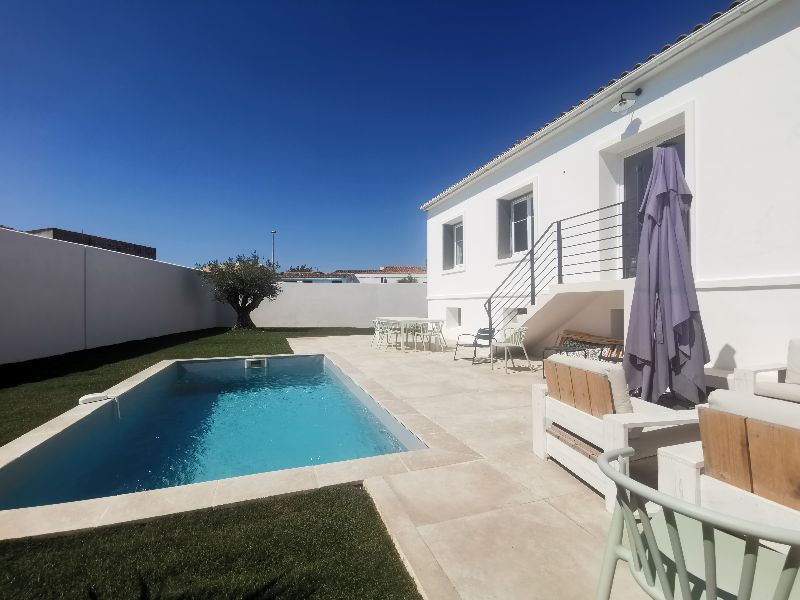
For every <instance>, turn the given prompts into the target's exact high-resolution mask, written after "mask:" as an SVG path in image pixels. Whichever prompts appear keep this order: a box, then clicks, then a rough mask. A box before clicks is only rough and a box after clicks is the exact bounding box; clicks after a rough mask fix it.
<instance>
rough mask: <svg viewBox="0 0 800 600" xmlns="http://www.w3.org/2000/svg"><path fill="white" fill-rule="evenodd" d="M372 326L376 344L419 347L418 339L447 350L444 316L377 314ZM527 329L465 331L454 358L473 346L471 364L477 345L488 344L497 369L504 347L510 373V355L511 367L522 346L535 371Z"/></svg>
mask: <svg viewBox="0 0 800 600" xmlns="http://www.w3.org/2000/svg"><path fill="white" fill-rule="evenodd" d="M372 326H373V328H374V333H373V337H372V342H371V344H372V347H373V348H377V349H381V348H383V349H388V348H399V349H406V348H407V347H408V346H409V345H410V344H412V345H413V348H414V350H417V342H419V343H420V344H421V347H422V349H423V350H425V347H426V345H427V349H428V350H432V349H433V346H434V344H435V345H436V346H438V348H439V349H440V350H447V341H446V340H445V338H444V333H443V331H442V329H443V327H444V321H442V320H441V319H428V318H425V317H378V318H377V319H375V320H373V321H372ZM527 331H528V328H527V327H509V328H506V329H504V330H503V331H502V332H501V333H500V335H499V336H495V335H494V333H493V332H492V330H489V329H479V330H478V332H477V333H476V334H474V335H473V334H467V333H462V334H460V335H459V336H458V339H457V340H456V346H455V351H454V353H453V360H456V359H457V358H458V349H459V348H472V364H476V363H477V353H478V348H488V349H489V360H490V362H491V364H492V369H494V362H495V358H494V357H495V352H496V351H500V350H502V351H503V357H504V360H505V369H506V373H508V361H509V359H510V360H511V365H512V367H514V368H516V363H515V362H514V354H513V353H514V351H516V350H520V351H522V353H523V354H524V355H525V360H526V361H527V363H528V368H529V369H530V370H531V372H533V370H534V369H533V366H532V365H531V360H530V358H529V357H528V351H527V350H526V348H525V345H524V341H525V334H526V332H527ZM409 337H411V342H409Z"/></svg>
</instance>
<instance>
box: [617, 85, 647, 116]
mask: <svg viewBox="0 0 800 600" xmlns="http://www.w3.org/2000/svg"><path fill="white" fill-rule="evenodd" d="M641 94H642V88H636V89H635V90H633V91H632V92H622V93H621V94H620V96H619V101H618V102H617V103H616V104H615V105H614V106H612V107H611V112H613V113H621V112H625V111H626V110H628V109H629V108H630V107H631V106H633V105H634V104H636V97H637V96H640V95H641Z"/></svg>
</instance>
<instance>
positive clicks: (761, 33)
mask: <svg viewBox="0 0 800 600" xmlns="http://www.w3.org/2000/svg"><path fill="white" fill-rule="evenodd" d="M765 6H766V8H764V9H763V10H761V9H756V10H754V11H752V12H751V13H750V14H748V15H745V16H744V17H742V18H740V19H739V21H738V22H737V23H735V24H734V25H732V26H729V27H728V28H727V31H725V32H724V33H722V34H721V35H717V36H714V37H712V38H710V39H708V40H705V41H701V42H700V43H698V44H696V45H695V46H694V47H693V48H690V49H689V50H687V51H685V52H684V53H683V54H682V55H681V56H679V57H678V58H676V59H673V61H672V62H670V63H669V64H668V65H666V66H665V67H664V68H663V69H662V70H660V71H656V72H654V73H652V74H650V75H649V76H645V77H644V78H641V79H639V80H637V81H635V82H631V84H630V85H628V86H626V89H634V88H636V87H642V89H643V94H642V95H641V96H640V97H639V98H638V99H637V103H636V105H635V107H634V109H633V110H632V111H630V112H629V113H628V114H627V115H618V114H614V113H611V112H610V107H611V105H612V104H613V103H614V100H613V99H611V100H608V101H605V102H602V103H600V104H599V106H598V107H596V108H594V109H592V110H590V111H589V112H587V113H585V114H584V115H582V116H580V117H578V118H576V119H575V120H573V121H572V122H571V123H569V124H567V125H566V126H564V127H562V128H561V129H559V130H557V131H556V132H554V133H553V134H551V135H550V136H548V137H547V138H544V139H543V140H541V141H540V142H539V143H537V144H536V145H534V146H533V147H532V148H530V149H528V150H526V151H524V152H523V153H521V154H519V155H518V156H517V157H515V158H514V159H512V160H509V161H507V162H506V163H504V164H503V165H502V166H500V167H499V168H496V169H495V170H493V171H491V172H490V173H489V174H487V175H485V176H483V177H481V178H479V179H478V180H476V181H474V182H472V183H471V184H469V185H468V186H466V187H464V188H462V189H460V190H458V191H456V192H455V193H454V194H453V195H452V196H451V197H449V198H448V199H446V200H445V201H443V202H440V203H439V204H437V205H435V206H434V207H432V208H431V209H430V210H429V212H428V222H427V228H428V231H427V239H428V257H427V259H428V260H427V262H428V276H429V281H428V312H429V315H430V316H431V317H440V318H445V314H446V308H447V307H461V308H462V327H461V328H449V329H448V331H447V335H448V337H455V335H456V334H457V333H458V332H460V331H470V332H472V331H474V330H475V329H477V328H478V327H485V326H486V325H487V319H486V315H485V312H484V310H483V301H484V300H485V299H486V298H487V297H488V296H489V294H490V293H491V292H492V291H493V290H494V289H495V287H496V286H497V285H498V284H499V283H500V282H501V281H502V279H503V278H504V277H505V275H506V273H507V272H508V271H509V270H510V269H511V268H512V266H513V265H514V264H515V262H516V261H514V260H506V261H499V260H498V259H497V225H496V222H497V205H496V202H497V200H498V199H500V198H509V197H512V196H514V195H517V194H519V193H524V192H528V191H532V192H533V210H534V226H533V230H534V239H535V238H536V237H538V236H539V235H540V234H541V233H542V232H543V231H544V230H545V229H546V228H547V226H548V225H549V224H550V223H551V222H552V221H555V220H557V219H560V218H565V217H569V216H572V215H575V214H577V213H581V212H584V211H588V210H593V209H596V208H598V207H600V206H605V205H608V204H613V203H616V202H620V201H622V199H623V197H622V185H621V181H622V157H623V156H624V155H626V154H630V153H631V152H632V151H633V150H634V149H637V148H640V147H642V146H646V145H647V144H652V143H653V142H654V141H655V142H658V141H661V140H663V139H665V137H671V135H675V134H677V133H684V134H685V136H686V178H687V180H688V182H689V186H690V187H691V189H692V191H693V192H694V197H695V200H694V202H693V205H692V214H691V224H692V231H691V240H692V258H693V263H694V273H695V279H696V281H697V286H698V290H699V293H700V303H701V311H702V314H703V320H704V322H705V325H706V331H707V336H708V340H709V345H710V350H711V354H712V358H713V359H714V361H715V362H716V363H717V366H722V367H725V366H733V362H735V364H739V365H741V364H746V363H753V362H770V361H775V360H781V359H783V358H785V351H786V342H787V341H788V339H789V337H791V336H800V311H797V309H796V307H797V306H800V235H798V234H797V228H798V224H799V223H800V187H798V186H797V184H796V173H795V172H796V169H797V161H798V157H800V108H798V107H800V78H798V77H796V73H797V69H798V65H800V2H796V1H794V0H784V1H780V2H776V1H773V2H769V3H767V4H766V5H765ZM542 83H543V84H545V83H546V82H542ZM765 103H767V104H765ZM667 134H670V135H667ZM458 219H463V222H464V268H463V269H457V270H454V271H452V272H448V273H443V272H442V226H443V225H444V224H447V223H452V222H453V221H454V220H458ZM733 356H735V358H733V359H732V358H731V357H733Z"/></svg>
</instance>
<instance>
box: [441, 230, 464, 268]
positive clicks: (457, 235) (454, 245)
mask: <svg viewBox="0 0 800 600" xmlns="http://www.w3.org/2000/svg"><path fill="white" fill-rule="evenodd" d="M463 265H464V223H463V222H460V221H459V222H458V223H449V224H447V225H443V226H442V269H443V270H445V271H447V270H449V269H453V268H455V267H460V266H463Z"/></svg>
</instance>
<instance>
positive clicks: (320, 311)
mask: <svg viewBox="0 0 800 600" xmlns="http://www.w3.org/2000/svg"><path fill="white" fill-rule="evenodd" d="M281 287H282V290H283V291H282V292H281V293H280V295H279V296H278V297H277V299H275V300H273V301H272V302H266V301H264V302H263V303H262V304H261V306H259V307H258V308H257V309H256V310H255V311H253V315H252V316H253V322H255V324H256V325H257V326H258V327H372V320H373V319H375V318H376V317H389V316H391V317H419V316H425V315H427V314H428V305H427V301H426V299H425V296H426V293H427V287H428V286H427V284H425V283H386V284H379V285H365V284H360V283H282V284H281Z"/></svg>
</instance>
